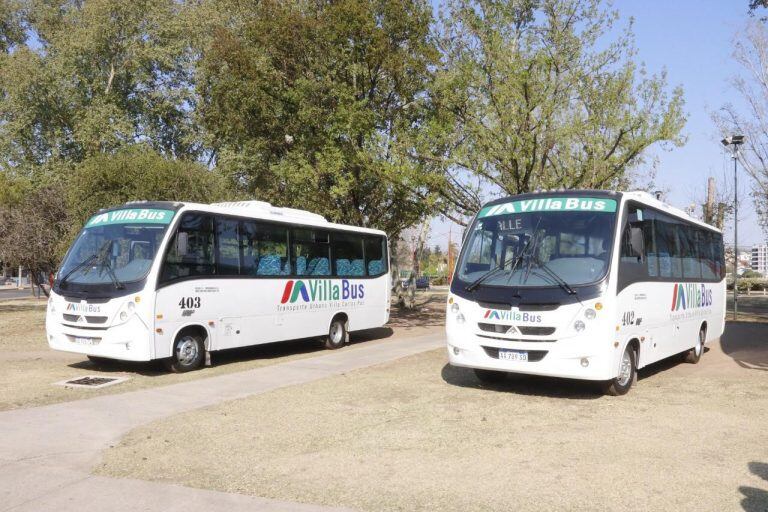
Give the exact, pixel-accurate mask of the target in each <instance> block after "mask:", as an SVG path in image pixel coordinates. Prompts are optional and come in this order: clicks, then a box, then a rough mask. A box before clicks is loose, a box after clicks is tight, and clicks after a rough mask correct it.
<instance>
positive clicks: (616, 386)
mask: <svg viewBox="0 0 768 512" xmlns="http://www.w3.org/2000/svg"><path fill="white" fill-rule="evenodd" d="M636 378H637V354H636V353H635V350H634V349H633V348H632V345H631V344H627V348H625V349H624V353H623V354H622V355H621V361H619V374H618V375H617V376H616V377H614V378H613V379H611V380H609V381H608V382H606V383H605V384H604V386H603V390H604V391H605V393H606V394H608V395H612V396H620V395H626V394H627V393H628V392H629V388H631V387H632V384H633V383H634V382H635V379H636Z"/></svg>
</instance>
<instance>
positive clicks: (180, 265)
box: [162, 213, 215, 281]
mask: <svg viewBox="0 0 768 512" xmlns="http://www.w3.org/2000/svg"><path fill="white" fill-rule="evenodd" d="M185 240H186V241H185ZM213 241H214V236H213V218H212V217H211V216H210V215H205V214H200V213H186V214H184V217H182V219H181V222H180V223H179V227H178V230H177V232H176V234H175V235H174V240H173V242H172V243H171V249H170V250H169V251H168V255H167V256H166V258H165V262H164V264H163V272H162V280H163V281H169V280H172V279H177V278H181V277H190V276H206V275H213V274H214V273H215V266H214V257H213V255H214V243H213Z"/></svg>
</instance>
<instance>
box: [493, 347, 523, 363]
mask: <svg viewBox="0 0 768 512" xmlns="http://www.w3.org/2000/svg"><path fill="white" fill-rule="evenodd" d="M499 359H501V360H502V361H527V360H528V352H524V351H522V350H506V349H503V348H500V349H499Z"/></svg>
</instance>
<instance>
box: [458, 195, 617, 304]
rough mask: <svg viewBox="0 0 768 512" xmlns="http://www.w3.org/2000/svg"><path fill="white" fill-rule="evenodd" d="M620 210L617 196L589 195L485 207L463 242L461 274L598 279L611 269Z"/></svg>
mask: <svg viewBox="0 0 768 512" xmlns="http://www.w3.org/2000/svg"><path fill="white" fill-rule="evenodd" d="M566 206H569V207H567V208H566ZM615 216H616V201H615V200H613V199H603V198H588V197H577V198H540V199H539V198H537V199H531V200H523V201H510V202H508V203H503V204H501V205H493V206H490V207H486V208H483V210H481V211H480V213H479V214H478V218H477V219H476V221H475V223H474V224H473V225H472V226H471V227H470V232H469V234H468V236H467V238H466V241H465V242H464V247H463V250H462V254H461V257H460V260H459V265H458V277H459V279H460V280H461V281H463V282H465V283H474V284H475V285H482V286H511V287H526V286H527V287H541V286H565V288H566V289H568V287H569V285H574V286H575V285H584V284H589V283H594V282H595V281H598V280H599V279H601V278H602V277H603V276H604V275H605V273H606V272H607V270H608V265H609V261H610V254H611V246H612V243H613V232H614V226H615ZM563 283H565V284H563Z"/></svg>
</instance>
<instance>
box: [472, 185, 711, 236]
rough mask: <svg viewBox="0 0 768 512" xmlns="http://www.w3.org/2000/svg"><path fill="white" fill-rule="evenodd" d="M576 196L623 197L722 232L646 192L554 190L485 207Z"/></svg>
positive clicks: (496, 200)
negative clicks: (528, 199) (561, 196)
mask: <svg viewBox="0 0 768 512" xmlns="http://www.w3.org/2000/svg"><path fill="white" fill-rule="evenodd" d="M563 194H566V195H575V196H596V197H609V198H614V199H616V200H617V201H621V199H622V197H623V198H625V199H627V200H633V201H637V202H640V203H643V204H646V205H648V206H650V207H652V208H656V209H657V210H661V211H663V212H665V213H668V214H669V215H672V216H674V217H678V218H680V219H682V220H684V221H686V222H690V223H692V224H696V225H698V226H701V227H703V228H706V229H710V230H712V231H716V232H718V233H720V232H721V231H720V230H719V229H717V228H716V227H714V226H712V225H710V224H707V223H706V222H703V221H701V220H699V219H697V218H695V217H691V216H690V215H688V214H687V213H686V212H685V211H683V210H681V209H680V208H676V207H674V206H672V205H670V204H667V203H665V202H664V201H661V200H659V199H656V197H654V196H653V195H652V194H649V193H648V192H645V191H644V190H634V191H629V192H617V191H614V190H590V189H576V190H568V189H562V188H561V189H552V190H541V191H536V192H528V193H525V194H518V195H515V196H506V197H500V198H498V199H494V200H493V201H489V202H488V203H486V204H484V205H483V207H485V206H491V205H495V204H500V203H505V202H508V201H509V200H510V199H512V198H516V199H520V198H523V199H527V198H534V197H542V196H545V197H546V196H553V195H555V196H556V195H563Z"/></svg>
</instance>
